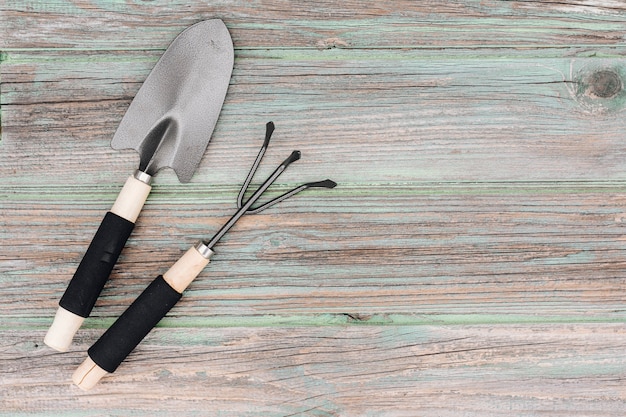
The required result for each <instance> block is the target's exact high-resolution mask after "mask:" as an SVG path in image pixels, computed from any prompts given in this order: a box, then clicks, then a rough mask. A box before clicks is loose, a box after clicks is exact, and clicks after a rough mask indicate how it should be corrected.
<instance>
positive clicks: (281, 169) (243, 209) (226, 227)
mask: <svg viewBox="0 0 626 417" xmlns="http://www.w3.org/2000/svg"><path fill="white" fill-rule="evenodd" d="M298 159H300V151H293V152H292V153H291V155H289V157H288V158H287V159H285V160H284V161H283V163H282V164H280V165H279V166H278V168H276V169H275V170H274V172H273V173H272V175H270V176H269V177H268V178H267V179H266V180H265V181H264V182H263V184H261V185H260V186H259V188H257V189H256V191H255V192H254V193H253V194H252V196H251V197H250V198H249V199H248V200H247V201H246V202H245V204H244V205H243V206H242V207H241V208H240V209H238V210H237V212H236V213H235V214H234V215H233V216H232V217H231V218H230V220H228V222H226V224H224V225H223V226H222V228H221V229H220V230H219V231H218V232H217V233H216V234H215V235H214V236H213V237H212V238H211V240H210V241H209V242H208V243H205V245H206V246H207V247H208V248H209V249H211V248H213V246H215V245H216V244H217V242H219V240H220V239H221V238H222V237H224V235H225V234H226V233H227V232H228V231H229V230H230V229H231V228H232V227H233V226H234V225H235V223H237V220H239V219H240V218H241V216H243V215H244V214H247V212H248V209H249V208H250V207H252V205H253V204H254V203H255V202H256V201H257V200H258V199H259V197H261V195H263V193H264V192H265V191H266V190H267V189H268V188H269V187H270V185H272V184H273V183H274V181H276V179H277V178H278V177H279V176H280V174H282V173H283V172H284V171H285V169H287V167H288V166H289V165H290V164H291V163H292V162H295V161H297V160H298Z"/></svg>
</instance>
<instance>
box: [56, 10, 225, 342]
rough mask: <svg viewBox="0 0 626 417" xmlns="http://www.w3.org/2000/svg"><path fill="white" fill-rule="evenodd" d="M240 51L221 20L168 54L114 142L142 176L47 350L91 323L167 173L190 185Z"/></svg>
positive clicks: (103, 232)
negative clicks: (156, 180)
mask: <svg viewBox="0 0 626 417" xmlns="http://www.w3.org/2000/svg"><path fill="white" fill-rule="evenodd" d="M233 61H234V51H233V44H232V40H231V38H230V34H229V33H228V29H227V28H226V26H225V25H224V23H223V22H222V21H221V20H217V19H215V20H206V21H203V22H199V23H196V24H195V25H193V26H191V27H189V28H187V29H186V30H185V31H183V32H182V33H181V34H180V35H178V36H177V37H176V39H174V41H173V42H172V43H171V44H170V46H169V47H168V48H167V50H166V51H165V53H164V54H163V56H162V57H161V58H160V59H159V61H158V62H157V63H156V65H155V67H154V68H153V70H152V72H151V73H150V75H148V78H147V79H146V80H145V82H144V83H143V85H142V86H141V88H140V89H139V92H138V93H137V95H136V96H135V98H134V100H133V101H132V103H131V104H130V107H129V108H128V110H127V112H126V114H125V115H124V117H123V119H122V121H121V122H120V125H119V127H118V129H117V131H116V132H115V135H114V136H113V140H112V141H111V146H112V147H113V148H114V149H135V150H136V151H137V152H139V157H140V161H139V168H138V169H137V171H135V173H134V174H133V175H131V176H130V177H129V178H128V180H127V181H126V183H125V185H124V187H123V188H122V191H121V192H120V194H119V196H118V197H117V200H116V201H115V203H114V204H113V207H112V208H111V210H110V211H109V212H108V213H106V215H105V217H104V219H103V221H102V223H101V224H100V227H99V228H98V231H97V232H96V234H95V236H94V238H93V240H92V242H91V244H90V245H89V248H88V249H87V252H86V253H85V255H84V257H83V259H82V261H81V262H80V264H79V266H78V268H77V270H76V273H75V274H74V277H73V278H72V280H71V281H70V283H69V285H68V287H67V290H66V291H65V293H64V294H63V297H62V298H61V300H60V302H59V309H58V310H57V313H56V316H55V318H54V322H53V324H52V326H51V327H50V329H49V330H48V333H47V335H46V337H45V339H44V342H45V343H46V344H47V345H48V346H50V347H52V348H54V349H56V350H59V351H66V350H67V349H68V348H69V346H70V345H71V343H72V339H73V338H74V334H75V333H76V331H77V330H78V329H79V328H80V326H81V325H82V323H83V320H84V319H85V318H86V317H88V316H89V314H90V313H91V309H92V308H93V306H94V304H95V302H96V299H97V298H98V296H99V295H100V292H101V291H102V288H103V287H104V284H105V282H106V281H107V279H108V277H109V275H110V273H111V270H112V269H113V266H114V265H115V263H116V262H117V258H118V257H119V254H120V252H121V251H122V248H123V247H124V245H125V243H126V240H127V239H128V237H129V236H130V233H131V231H132V230H133V227H134V225H135V221H136V220H137V217H138V216H139V213H140V212H141V209H142V207H143V205H144V203H145V201H146V199H147V197H148V194H149V193H150V190H151V186H150V183H151V180H152V177H153V176H154V175H155V174H156V173H157V172H158V171H159V170H160V169H161V168H164V167H169V168H172V169H173V170H174V172H175V173H176V175H177V176H178V179H179V180H180V182H189V181H190V180H191V177H192V176H193V173H194V171H195V170H196V168H197V166H198V164H199V163H200V159H201V158H202V155H203V154H204V151H205V149H206V147H207V145H208V143H209V140H210V138H211V134H212V133H213V129H214V127H215V124H216V122H217V119H218V116H219V114H220V110H221V108H222V104H223V103H224V97H225V96H226V91H227V89H228V84H229V82H230V76H231V73H232V69H233Z"/></svg>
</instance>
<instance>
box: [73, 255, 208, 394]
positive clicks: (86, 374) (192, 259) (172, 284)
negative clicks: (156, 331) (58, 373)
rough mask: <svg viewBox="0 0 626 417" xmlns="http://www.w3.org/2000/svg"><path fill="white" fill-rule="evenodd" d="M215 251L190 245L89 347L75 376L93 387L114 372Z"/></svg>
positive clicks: (81, 384) (76, 380) (81, 383)
mask: <svg viewBox="0 0 626 417" xmlns="http://www.w3.org/2000/svg"><path fill="white" fill-rule="evenodd" d="M212 254H213V251H211V250H210V249H209V248H207V247H206V245H204V244H203V243H199V244H198V245H196V246H194V247H192V248H190V249H189V250H188V251H187V252H186V253H185V254H184V255H183V256H182V257H181V258H180V259H179V260H178V261H177V262H176V263H175V264H174V265H172V267H171V268H170V269H169V270H168V271H167V272H166V273H165V274H163V275H159V276H158V277H157V278H156V279H155V280H154V281H152V283H151V284H150V285H149V286H148V287H147V288H146V289H145V290H144V291H143V292H142V293H141V295H139V297H137V299H136V300H135V301H134V302H133V303H132V304H131V305H130V307H128V309H127V310H126V311H125V312H124V313H122V315H121V316H120V317H119V318H118V319H117V320H116V321H115V323H113V325H111V327H109V329H108V330H107V331H106V332H104V334H103V335H102V336H101V337H100V339H98V341H97V342H96V343H94V345H93V346H92V347H91V348H89V350H88V351H87V353H88V355H89V356H88V357H87V359H86V360H85V361H84V362H83V364H82V365H80V366H79V367H78V368H77V369H76V371H75V372H74V375H73V376H72V380H73V381H74V383H75V384H76V385H78V386H79V387H80V388H82V389H84V390H88V389H91V388H92V387H93V386H94V385H96V383H97V382H98V381H99V380H100V378H102V377H103V376H105V375H106V374H108V373H112V372H114V371H115V370H116V369H117V367H118V366H119V365H120V364H121V363H122V361H123V360H124V359H125V358H126V357H127V356H128V355H129V354H130V352H132V351H133V349H134V348H135V347H136V346H137V345H138V344H139V343H140V342H141V341H142V340H143V338H144V337H146V335H147V334H148V333H150V330H152V328H153V327H154V326H156V325H157V323H158V322H159V321H160V320H161V319H162V318H163V317H164V316H165V315H166V314H167V312H168V311H170V309H171V308H172V307H173V306H174V305H175V304H176V302H177V301H178V300H179V299H180V298H181V297H182V292H183V291H184V290H185V288H187V286H188V285H189V284H190V283H191V281H193V280H194V278H196V277H197V276H198V274H199V273H200V271H202V269H203V268H204V267H205V266H206V265H207V264H208V263H209V259H210V257H211V255H212Z"/></svg>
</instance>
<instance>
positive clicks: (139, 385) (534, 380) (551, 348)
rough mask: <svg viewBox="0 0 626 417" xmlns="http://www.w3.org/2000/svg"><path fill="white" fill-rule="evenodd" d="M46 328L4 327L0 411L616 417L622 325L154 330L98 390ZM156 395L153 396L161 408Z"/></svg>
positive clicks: (77, 358)
mask: <svg viewBox="0 0 626 417" xmlns="http://www.w3.org/2000/svg"><path fill="white" fill-rule="evenodd" d="M98 333H99V332H96V331H91V332H87V333H85V332H82V333H81V339H80V340H79V343H78V345H77V346H76V348H74V349H73V350H72V351H71V352H70V353H68V354H51V353H50V350H48V349H47V348H45V347H43V346H41V344H40V340H41V337H43V333H42V332H32V331H10V332H7V331H3V332H2V340H3V342H2V349H1V350H0V360H1V361H2V363H3V366H2V368H1V369H0V375H1V377H0V381H1V384H0V400H1V401H2V404H3V407H2V410H1V411H0V415H7V416H8V415H11V416H21V415H30V416H44V415H45V416H49V415H84V413H89V414H90V415H111V414H114V415H129V414H132V415H133V416H144V415H146V416H147V415H150V416H155V415H156V416H167V415H172V413H176V415H178V416H181V417H185V416H192V415H199V414H201V415H220V416H242V415H246V416H287V415H310V416H365V415H376V416H414V415H421V416H438V417H448V416H458V415H464V416H480V417H490V416H501V415H503V414H507V415H516V416H534V415H540V414H541V415H555V416H556V415H568V416H597V417H604V416H606V417H608V416H611V417H622V416H623V413H624V410H626V392H625V391H624V386H623V378H624V375H625V374H626V359H625V358H624V355H623V350H624V337H625V336H626V328H625V327H624V325H623V324H619V325H617V324H616V325H570V324H564V325H548V326H546V325H520V326H493V325H489V326H460V327H459V326H437V327H433V326H417V327H414V326H409V327H406V326H391V327H389V326H383V327H380V326H339V327H317V328H311V327H304V328H299V327H288V328H265V327H261V328H230V329H193V328H188V329H176V330H174V329H166V330H165V329H160V330H156V331H154V332H152V333H151V334H150V335H149V336H148V338H147V339H146V340H145V343H143V344H142V345H141V346H140V347H139V348H138V349H137V350H136V351H135V353H133V354H132V355H131V356H130V357H129V360H128V361H126V362H125V363H124V364H122V366H121V367H120V368H119V369H118V370H117V372H116V373H115V374H114V375H113V376H111V377H109V378H106V379H103V380H102V382H101V384H100V385H99V386H97V387H96V388H95V389H94V391H92V392H89V393H84V392H81V391H80V390H79V389H78V388H76V387H74V386H71V385H70V382H69V377H68V375H70V374H71V372H72V371H73V369H74V368H75V367H76V366H77V365H78V364H79V363H80V362H81V361H82V360H83V358H84V350H85V349H86V347H87V346H88V345H89V343H91V341H93V339H94V338H95V337H97V334H98ZM157 402H158V404H159V406H158V407H156V408H155V404H156V403H157Z"/></svg>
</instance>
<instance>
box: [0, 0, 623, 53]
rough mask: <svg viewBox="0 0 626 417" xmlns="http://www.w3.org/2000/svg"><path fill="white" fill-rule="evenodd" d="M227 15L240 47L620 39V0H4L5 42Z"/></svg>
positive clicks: (150, 44) (61, 39)
mask: <svg viewBox="0 0 626 417" xmlns="http://www.w3.org/2000/svg"><path fill="white" fill-rule="evenodd" d="M209 18H221V19H223V20H224V21H226V23H227V25H228V26H229V28H231V30H232V32H233V38H234V41H235V44H236V45H237V46H239V47H247V48H250V47H253V48H267V47H277V48H285V47H298V48H301V47H311V48H321V49H323V48H334V47H340V48H344V47H351V48H379V47H390V46H391V47H428V48H430V47H437V48H439V47H442V46H445V47H457V46H462V47H465V46H470V47H485V46H504V47H524V46H528V45H539V46H541V47H545V46H571V45H596V46H597V45H616V44H617V45H623V43H624V37H623V29H624V24H625V23H626V6H625V5H624V4H623V3H622V2H619V1H608V2H607V1H567V2H563V1H558V2H557V1H554V2H550V1H549V2H546V1H542V2H535V1H528V2H508V1H507V2H502V1H494V0H489V1H482V0H481V1H478V0H472V1H468V0H455V1H447V2H443V3H442V2H438V1H419V2H415V1H410V0H403V1H394V2H378V3H376V4H374V3H368V4H363V3H362V2H359V1H342V2H313V3H312V2H295V3H294V2H290V1H277V0H264V1H258V2H254V3H250V2H245V1H227V2H208V3H207V2H205V1H197V0H196V1H183V0H175V1H151V2H141V3H139V2H133V3H132V4H128V3H127V2H117V1H99V2H97V3H94V2H93V1H88V0H73V1H67V0H48V1H45V2H36V1H30V0H17V1H16V0H14V1H11V2H3V3H2V4H0V28H2V29H1V30H2V32H1V33H2V34H1V36H0V49H5V48H18V49H28V48H51V47H54V48H82V49H105V50H110V49H128V48H130V49H142V48H158V49H162V48H163V43H162V42H163V39H171V38H173V37H174V36H175V35H176V34H177V33H178V32H180V31H181V30H182V29H183V28H185V27H187V26H189V25H190V24H192V23H195V22H197V21H199V20H203V19H209Z"/></svg>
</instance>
